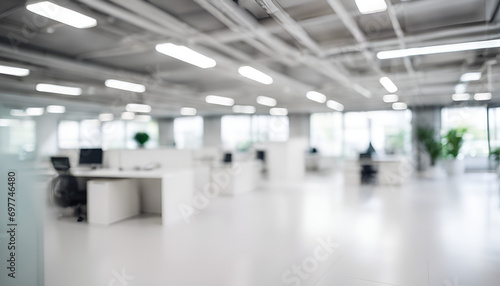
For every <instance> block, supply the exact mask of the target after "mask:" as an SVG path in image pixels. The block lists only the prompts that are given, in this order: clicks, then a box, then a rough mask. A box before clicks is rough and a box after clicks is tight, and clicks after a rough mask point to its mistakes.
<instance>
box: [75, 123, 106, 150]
mask: <svg viewBox="0 0 500 286" xmlns="http://www.w3.org/2000/svg"><path fill="white" fill-rule="evenodd" d="M79 142H80V148H98V147H101V122H100V121H99V120H97V119H90V120H82V121H81V122H80V139H79Z"/></svg>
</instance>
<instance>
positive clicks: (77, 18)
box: [26, 1, 97, 29]
mask: <svg viewBox="0 0 500 286" xmlns="http://www.w3.org/2000/svg"><path fill="white" fill-rule="evenodd" d="M26 9H28V10H29V11H31V12H33V13H35V14H38V15H40V16H43V17H47V18H49V19H52V20H55V21H58V22H61V23H63V24H66V25H69V26H72V27H75V28H78V29H85V28H91V27H95V26H96V25H97V21H96V19H94V18H91V17H89V16H86V15H83V14H81V13H78V12H76V11H73V10H70V9H68V8H64V7H62V6H59V5H56V4H54V3H52V2H49V1H43V2H38V3H34V4H30V5H27V6H26Z"/></svg>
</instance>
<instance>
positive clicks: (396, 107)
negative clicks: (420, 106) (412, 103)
mask: <svg viewBox="0 0 500 286" xmlns="http://www.w3.org/2000/svg"><path fill="white" fill-rule="evenodd" d="M407 108H408V105H406V103H404V102H394V103H393V104H392V109H394V110H406V109H407Z"/></svg>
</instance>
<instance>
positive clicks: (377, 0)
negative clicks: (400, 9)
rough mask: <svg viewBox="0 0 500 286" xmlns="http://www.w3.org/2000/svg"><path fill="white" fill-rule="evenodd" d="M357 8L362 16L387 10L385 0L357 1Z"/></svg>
mask: <svg viewBox="0 0 500 286" xmlns="http://www.w3.org/2000/svg"><path fill="white" fill-rule="evenodd" d="M356 6H358V10H359V12H361V14H372V13H377V12H383V11H385V10H387V4H385V1H384V0H356Z"/></svg>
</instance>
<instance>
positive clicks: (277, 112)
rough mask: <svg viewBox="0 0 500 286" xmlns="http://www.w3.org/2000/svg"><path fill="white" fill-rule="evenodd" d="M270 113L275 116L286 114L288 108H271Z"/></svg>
mask: <svg viewBox="0 0 500 286" xmlns="http://www.w3.org/2000/svg"><path fill="white" fill-rule="evenodd" d="M269 114H271V115H275V116H285V115H287V114H288V110H287V109H286V108H279V107H274V108H271V109H270V110H269Z"/></svg>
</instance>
